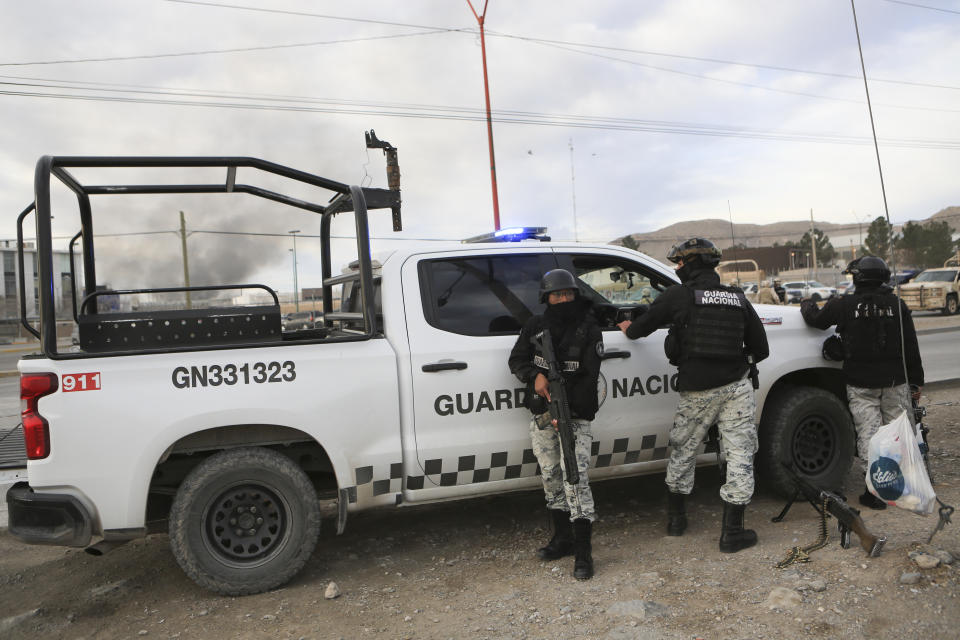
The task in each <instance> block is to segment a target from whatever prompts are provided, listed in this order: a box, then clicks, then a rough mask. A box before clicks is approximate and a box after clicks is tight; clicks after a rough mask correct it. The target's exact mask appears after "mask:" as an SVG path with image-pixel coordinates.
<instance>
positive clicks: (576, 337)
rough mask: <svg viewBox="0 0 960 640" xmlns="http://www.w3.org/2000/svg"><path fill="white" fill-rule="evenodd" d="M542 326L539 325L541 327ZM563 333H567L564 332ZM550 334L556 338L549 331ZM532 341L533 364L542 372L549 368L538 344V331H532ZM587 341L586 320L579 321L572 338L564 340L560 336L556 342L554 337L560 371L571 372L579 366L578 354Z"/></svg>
mask: <svg viewBox="0 0 960 640" xmlns="http://www.w3.org/2000/svg"><path fill="white" fill-rule="evenodd" d="M542 328H543V327H541V329H542ZM564 335H569V334H568V333H566V332H564ZM551 336H552V337H554V338H556V337H557V336H556V335H554V334H553V333H551ZM531 341H532V342H533V350H534V354H533V364H534V366H535V367H537V368H538V369H543V371H544V372H546V371H548V370H549V369H550V367H549V366H547V359H546V358H545V357H544V355H543V348H542V347H541V345H540V331H537V332H536V333H534V335H533V336H532V337H531ZM586 341H587V322H586V321H584V322H581V323H580V326H578V327H577V330H576V331H575V332H574V334H573V339H572V340H565V338H564V337H561V338H560V342H557V340H556V339H554V353H556V355H557V359H558V360H559V361H560V371H561V372H563V373H573V372H575V371H576V370H577V369H579V368H580V354H581V353H583V349H584V347H585V346H586V344H585V343H586Z"/></svg>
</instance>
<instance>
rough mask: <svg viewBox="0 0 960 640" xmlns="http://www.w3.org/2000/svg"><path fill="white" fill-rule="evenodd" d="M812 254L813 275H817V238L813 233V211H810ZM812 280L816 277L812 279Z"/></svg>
mask: <svg viewBox="0 0 960 640" xmlns="http://www.w3.org/2000/svg"><path fill="white" fill-rule="evenodd" d="M810 253H811V254H812V255H813V271H811V273H816V271H817V237H816V234H815V233H814V232H813V209H810ZM810 279H811V280H813V279H814V277H811V278H810Z"/></svg>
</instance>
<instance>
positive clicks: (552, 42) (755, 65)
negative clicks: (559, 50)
mask: <svg viewBox="0 0 960 640" xmlns="http://www.w3.org/2000/svg"><path fill="white" fill-rule="evenodd" d="M487 33H489V34H490V35H491V36H495V37H499V38H510V39H514V40H522V41H526V42H532V43H536V44H550V45H560V46H568V47H584V48H590V49H600V50H605V51H620V52H623V53H635V54H638V55H645V56H659V57H663V58H676V59H678V60H692V61H696V62H709V63H712V64H725V65H731V66H736V67H748V68H752V69H767V70H770V71H786V72H789V73H802V74H806V75H813V76H827V77H831V78H845V79H853V80H860V76H858V75H855V74H851V73H838V72H832V71H814V70H812V69H800V68H797V67H784V66H779V65H771V64H761V63H757V62H740V61H737V60H725V59H722V58H707V57H701V56H690V55H683V54H678V53H663V52H661V51H648V50H644V49H631V48H628V47H613V46H609V45H599V44H591V43H586V42H571V41H568V40H551V39H549V38H535V37H532V36H518V35H514V34H510V33H503V32H497V31H488V32H487ZM579 53H585V52H579ZM612 59H613V60H621V61H622V59H621V58H612ZM651 68H654V69H657V70H660V71H674V70H673V69H668V68H663V67H651ZM698 77H707V78H708V79H709V77H708V76H698ZM870 79H871V80H872V81H874V82H886V83H891V84H905V85H912V86H917V87H929V88H933V89H954V90H960V86H951V85H943V84H933V83H929V82H916V81H911V80H890V79H881V78H870Z"/></svg>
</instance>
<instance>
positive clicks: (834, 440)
mask: <svg viewBox="0 0 960 640" xmlns="http://www.w3.org/2000/svg"><path fill="white" fill-rule="evenodd" d="M767 402H768V403H769V404H768V406H767V408H766V410H765V411H764V417H763V421H762V422H761V424H760V451H759V454H760V457H759V463H760V470H761V473H762V475H763V479H764V481H765V482H766V485H767V486H768V487H769V488H771V489H772V490H773V491H775V492H776V493H778V494H780V495H782V496H784V497H789V496H792V495H793V493H794V491H795V489H794V486H793V482H792V481H791V479H790V476H789V475H787V472H786V470H785V469H784V468H783V465H782V464H781V462H785V463H787V464H789V465H792V466H793V468H794V469H795V470H796V471H797V472H798V473H799V474H800V475H802V476H804V477H806V478H807V479H809V480H810V481H811V482H812V483H813V484H815V485H817V486H819V487H822V488H824V489H829V490H838V489H840V488H842V486H843V480H844V478H845V477H846V475H847V473H848V472H849V471H850V465H851V464H852V463H853V455H854V447H855V444H854V431H853V425H852V423H851V421H850V415H849V414H848V412H847V408H846V406H844V404H843V402H841V401H840V399H839V398H837V397H836V396H835V395H833V394H832V393H830V392H829V391H825V390H823V389H819V388H816V387H787V388H785V389H782V390H780V391H779V392H778V393H777V394H776V395H775V396H774V397H772V398H770V399H769V400H768V401H767Z"/></svg>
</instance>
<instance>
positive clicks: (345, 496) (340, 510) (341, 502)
mask: <svg viewBox="0 0 960 640" xmlns="http://www.w3.org/2000/svg"><path fill="white" fill-rule="evenodd" d="M348 502H350V490H349V489H339V490H338V491H337V535H338V536H339V535H341V534H342V533H343V530H344V529H346V528H347V503H348Z"/></svg>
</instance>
